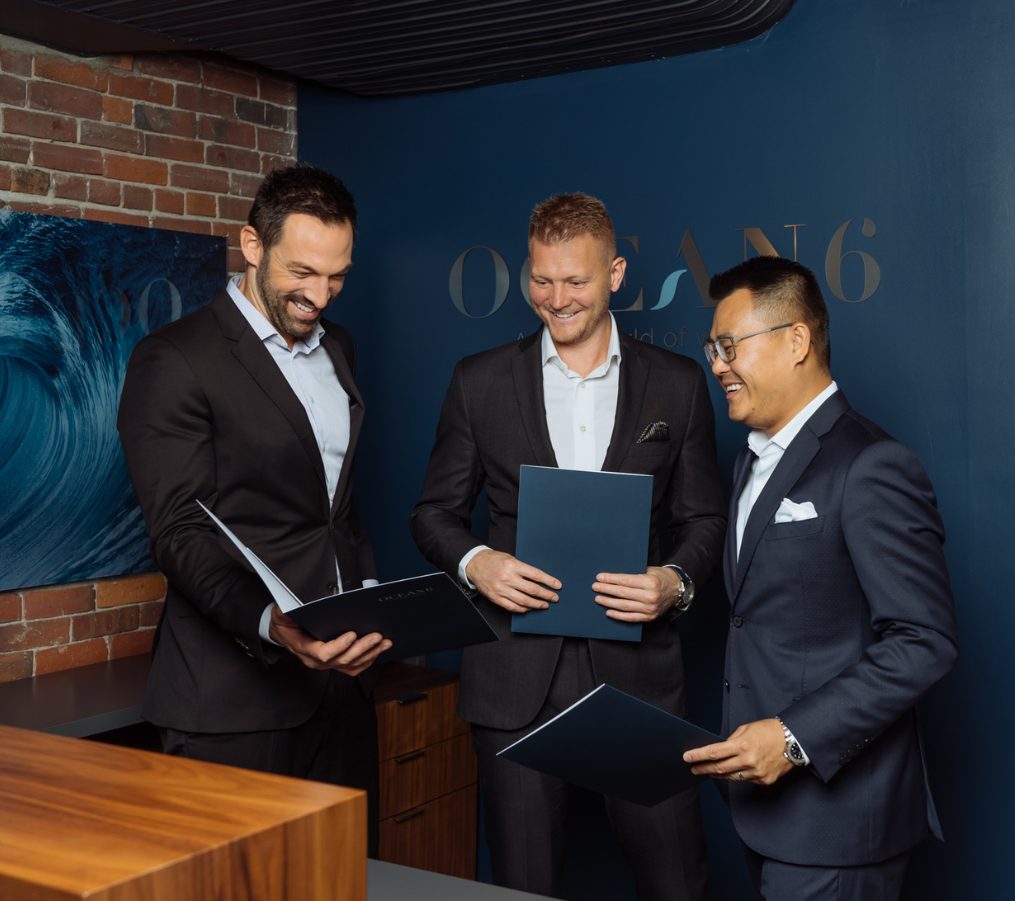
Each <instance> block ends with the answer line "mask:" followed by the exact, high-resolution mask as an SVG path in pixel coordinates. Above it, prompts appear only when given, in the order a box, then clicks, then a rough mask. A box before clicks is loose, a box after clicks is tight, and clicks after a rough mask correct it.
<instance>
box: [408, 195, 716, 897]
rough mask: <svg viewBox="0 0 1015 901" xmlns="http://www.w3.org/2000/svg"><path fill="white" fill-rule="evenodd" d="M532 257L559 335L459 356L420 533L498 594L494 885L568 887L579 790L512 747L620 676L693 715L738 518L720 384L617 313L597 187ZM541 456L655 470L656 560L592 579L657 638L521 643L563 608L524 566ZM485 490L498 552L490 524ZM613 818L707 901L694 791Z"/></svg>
mask: <svg viewBox="0 0 1015 901" xmlns="http://www.w3.org/2000/svg"><path fill="white" fill-rule="evenodd" d="M529 253H530V258H531V264H532V272H531V278H530V283H529V292H530V297H531V303H532V306H533V309H534V310H535V312H536V314H537V315H538V316H539V318H540V319H541V320H542V321H543V328H542V329H540V330H539V331H538V332H536V333H535V334H533V335H530V336H529V337H527V338H525V339H524V340H522V341H519V342H517V343H512V344H509V345H505V346H503V347H498V348H495V349H493V350H490V351H487V352H485V353H481V354H477V355H476V356H472V357H467V358H466V359H464V360H462V361H460V362H459V363H458V365H457V367H456V368H455V372H454V375H453V377H452V381H451V386H450V388H449V389H448V393H447V397H446V399H445V402H444V407H443V410H442V412H441V417H440V423H439V425H438V428H437V438H436V443H435V445H434V448H433V452H432V454H431V457H430V463H429V466H428V469H427V472H426V477H425V481H424V485H423V490H422V494H421V496H420V498H419V502H418V503H417V505H416V507H415V509H414V510H413V514H412V530H413V535H414V537H415V539H416V542H417V544H418V545H419V547H420V549H421V550H422V552H423V554H424V555H425V556H426V557H427V559H429V560H430V561H432V562H433V563H434V564H436V565H437V566H438V567H440V568H441V569H443V570H445V571H446V572H448V573H451V574H454V575H456V576H457V577H458V578H459V579H460V580H461V581H462V582H463V583H466V584H468V585H469V586H470V587H475V588H476V589H478V592H479V596H480V600H479V603H480V607H481V609H482V610H483V613H484V614H485V615H486V616H487V618H488V619H489V620H490V622H491V624H492V625H493V627H494V628H495V629H496V631H497V633H498V635H499V637H500V641H498V642H494V643H490V644H485V645H479V646H475V647H472V648H467V649H466V650H465V652H464V658H463V665H462V681H461V704H460V713H461V715H462V716H463V717H464V718H465V719H467V720H469V721H470V722H471V723H472V724H473V737H474V741H475V746H476V749H477V752H478V755H479V774H480V776H479V778H480V789H481V792H482V796H483V799H484V804H485V810H486V825H487V837H488V840H489V844H490V851H491V858H492V863H493V875H494V879H495V881H496V882H498V883H499V884H501V885H506V886H510V887H515V888H519V889H525V890H528V891H533V892H538V893H540V894H545V895H559V893H560V888H561V887H560V876H561V866H562V854H563V841H564V821H565V816H566V812H567V803H566V801H567V786H566V784H565V783H563V782H562V781H561V780H558V779H553V778H550V777H547V776H544V775H542V774H540V773H537V772H535V771H533V770H529V769H527V768H525V767H522V766H519V765H517V764H514V763H511V762H509V761H504V760H501V759H499V758H497V757H496V756H495V754H496V752H497V751H499V750H500V749H502V748H504V747H505V746H507V745H509V744H511V742H513V741H514V740H515V739H516V738H518V737H520V736H521V735H522V734H524V733H525V732H526V731H527V730H528V729H530V728H532V727H534V726H536V725H538V724H539V723H542V722H545V721H546V720H548V719H550V718H551V717H552V716H554V715H555V714H557V713H558V712H560V710H562V709H563V708H565V707H567V706H568V705H570V704H571V703H573V702H574V701H576V700H577V699H578V698H579V697H581V696H582V695H583V694H585V693H586V692H588V691H590V690H591V689H592V688H594V687H596V685H597V684H599V683H601V682H607V683H609V684H611V685H614V686H616V687H617V688H620V689H622V690H624V691H627V692H629V693H631V694H634V695H636V696H638V697H640V698H643V699H644V700H646V701H649V702H651V703H653V704H657V705H659V706H661V707H663V708H665V709H667V710H670V711H673V712H675V713H682V712H683V711H684V706H685V697H684V683H683V671H682V670H683V666H682V660H681V652H680V640H679V636H678V633H677V625H676V621H675V617H676V614H677V613H678V612H679V611H680V610H681V609H686V606H687V605H688V603H689V602H690V599H691V597H692V595H693V591H694V584H696V583H697V584H701V583H702V582H704V581H705V580H706V579H708V577H709V575H710V574H711V572H712V570H713V567H714V565H715V564H716V562H717V561H718V557H719V554H720V549H721V544H722V535H723V530H724V526H725V520H724V516H723V512H722V507H723V503H722V495H721V490H720V487H719V479H718V476H717V469H716V460H715V443H714V434H713V428H714V422H713V416H712V408H711V405H710V403H709V401H708V397H707V388H706V384H705V378H704V373H703V372H702V370H701V368H700V367H698V366H697V365H695V364H694V363H693V362H692V361H690V360H688V359H687V358H686V357H682V356H679V355H677V354H673V353H670V352H668V351H665V350H662V349H660V348H655V347H651V346H648V345H645V344H642V343H640V342H638V341H635V340H633V339H631V338H630V337H628V336H627V335H625V334H623V333H621V332H620V330H619V329H618V327H617V324H616V322H615V321H614V319H613V317H612V316H611V315H610V313H609V302H610V295H611V293H612V292H614V291H616V290H617V289H618V288H619V287H620V285H621V282H622V280H623V277H624V269H625V266H626V263H625V260H624V259H623V258H622V257H618V256H617V254H616V239H615V235H614V230H613V224H612V222H611V221H610V217H609V215H608V214H607V212H606V209H605V208H604V207H603V205H602V204H601V203H600V202H599V201H598V200H596V199H595V198H593V197H589V196H587V195H584V194H568V195H560V196H557V197H552V198H550V199H549V200H547V201H545V202H543V203H542V204H540V205H539V206H537V207H536V209H535V212H534V213H533V215H532V220H531V222H530V226H529ZM522 464H533V465H539V466H562V467H568V468H578V469H588V470H600V469H601V470H609V471H617V472H630V473H648V474H651V475H652V476H653V477H654V479H653V496H652V523H651V535H650V539H649V544H650V546H649V562H650V564H652V565H650V566H649V567H648V568H647V570H646V571H645V572H643V573H629V574H611V573H600V574H599V577H598V581H597V582H596V583H594V584H593V586H592V588H593V590H594V591H595V592H596V593H597V602H598V603H599V604H601V605H602V607H603V609H604V615H605V616H609V617H612V618H614V619H617V620H622V621H628V622H640V623H643V624H644V632H643V636H644V637H643V639H642V641H641V643H640V644H636V643H629V642H620V641H618V642H611V641H597V640H580V639H573V638H567V639H562V638H555V637H551V636H540V635H525V634H512V632H511V625H510V619H511V614H512V613H525V612H526V611H532V610H538V609H541V608H545V607H546V606H547V605H548V604H550V603H553V602H554V601H555V600H556V597H557V596H556V593H555V592H556V590H557V589H559V588H560V583H559V581H557V579H556V578H555V577H554V575H553V574H552V573H546V572H542V571H540V570H538V569H536V568H535V567H532V566H530V565H528V564H527V563H526V562H525V561H523V560H518V559H517V558H515V557H514V556H513V552H514V547H515V526H516V520H517V505H518V479H519V467H520V466H521V465H522ZM484 488H485V490H486V494H487V499H488V502H489V532H488V537H487V543H486V544H482V543H481V542H480V541H479V540H478V539H477V538H476V537H475V535H474V534H473V533H472V531H471V529H470V516H471V513H472V509H473V505H474V504H475V501H476V499H477V496H478V495H479V493H480V491H481V490H482V489H484ZM567 527H568V522H567V511H566V510H562V511H561V512H560V528H562V529H567ZM607 810H608V813H609V815H610V818H611V821H612V822H613V825H614V829H615V832H616V834H617V837H618V839H619V841H620V843H621V846H622V848H623V850H624V853H625V855H626V856H627V858H628V860H629V861H630V862H631V864H632V867H633V869H634V872H635V875H636V879H637V883H638V892H639V896H640V897H641V898H643V899H700V898H704V897H706V893H707V890H706V876H705V862H704V848H703V844H702V838H701V832H700V816H699V812H698V806H697V796H696V794H695V792H694V791H693V790H691V791H689V792H685V793H683V794H681V795H679V796H677V797H675V798H673V799H671V800H670V801H667V802H664V803H662V804H660V805H658V806H657V807H654V808H643V807H639V806H637V805H634V804H628V803H625V802H621V801H616V800H607Z"/></svg>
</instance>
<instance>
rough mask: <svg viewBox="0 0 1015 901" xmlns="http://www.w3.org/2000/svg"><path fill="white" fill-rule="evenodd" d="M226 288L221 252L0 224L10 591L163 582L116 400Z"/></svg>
mask: <svg viewBox="0 0 1015 901" xmlns="http://www.w3.org/2000/svg"><path fill="white" fill-rule="evenodd" d="M225 279H226V242H225V239H224V238H218V237H210V236H207V235H195V234H187V233H183V232H172V231H165V230H162V229H150V228H139V227H135V226H127V225H111V224H107V223H102V222H88V221H84V220H79V219H64V218H60V217H56V216H43V215H36V214H33V213H19V212H12V211H10V210H0V591H4V590H10V589H15V588H26V587H29V586H36V585H49V584H53V583H62V582H76V581H87V580H91V579H97V578H102V577H104V576H115V575H125V574H128V573H137V572H144V571H147V570H151V569H154V564H153V563H152V562H151V559H150V557H149V555H148V538H147V535H146V533H145V529H144V523H143V521H142V519H141V511H140V509H139V508H138V506H137V502H136V500H135V498H134V492H133V490H132V489H131V487H130V481H129V480H128V478H127V469H126V466H125V464H124V460H123V454H122V452H121V450H120V442H119V438H118V436H117V432H116V409H117V404H118V402H119V398H120V388H121V386H122V385H123V376H124V372H125V371H126V367H127V360H128V359H129V358H130V353H131V350H132V349H133V348H134V345H135V344H137V342H138V341H139V340H140V339H141V338H142V337H143V336H144V335H146V334H147V333H148V332H151V331H154V330H155V329H157V328H159V327H160V326H162V325H165V324H167V323H169V322H171V321H173V320H175V319H179V318H180V316H183V315H186V314H187V313H190V312H192V311H193V310H196V309H198V308H199V307H201V306H204V305H205V304H206V303H208V302H209V301H210V300H211V298H212V296H213V294H214V293H215V292H216V291H219V290H221V288H222V286H223V285H224V284H225Z"/></svg>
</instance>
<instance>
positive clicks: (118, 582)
mask: <svg viewBox="0 0 1015 901" xmlns="http://www.w3.org/2000/svg"><path fill="white" fill-rule="evenodd" d="M165 596H166V577H165V576H164V575H162V573H144V574H143V575H140V576H124V577H123V578H120V579H104V580H103V581H101V582H97V583H96V585H95V605H96V607H100V608H101V607H119V606H120V605H122V604H142V603H146V602H147V601H160V600H162V599H163V598H164V597H165Z"/></svg>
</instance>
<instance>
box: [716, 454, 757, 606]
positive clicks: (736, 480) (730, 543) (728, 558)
mask: <svg viewBox="0 0 1015 901" xmlns="http://www.w3.org/2000/svg"><path fill="white" fill-rule="evenodd" d="M753 463H754V451H752V450H751V448H750V446H749V445H746V444H745V445H744V446H743V448H741V450H740V454H739V456H737V461H736V463H735V464H734V465H733V492H732V494H730V509H729V517H728V519H727V522H728V523H729V525H728V527H727V529H726V548H725V550H724V552H723V579H724V580H725V582H726V593H727V595H728V596H729V597H730V598H732V597H733V580H734V578H735V577H736V573H737V510H738V509H739V506H740V495H741V494H743V492H744V488H745V487H746V486H747V479H748V478H749V477H750V475H751V465H752V464H753Z"/></svg>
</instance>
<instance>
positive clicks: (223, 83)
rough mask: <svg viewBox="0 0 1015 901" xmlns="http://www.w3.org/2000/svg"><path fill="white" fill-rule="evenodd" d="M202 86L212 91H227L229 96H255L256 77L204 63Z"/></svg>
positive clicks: (248, 73) (214, 64) (249, 73)
mask: <svg viewBox="0 0 1015 901" xmlns="http://www.w3.org/2000/svg"><path fill="white" fill-rule="evenodd" d="M203 69H204V79H203V80H204V84H205V85H206V86H207V87H209V88H212V89H213V90H219V91H228V92H229V93H230V94H244V95H246V96H247V97H256V96H257V76H255V75H253V74H252V73H251V72H249V71H248V72H241V71H240V70H238V69H231V68H227V67H226V66H219V65H217V64H216V63H209V62H206V63H205V64H204V66H203Z"/></svg>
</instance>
